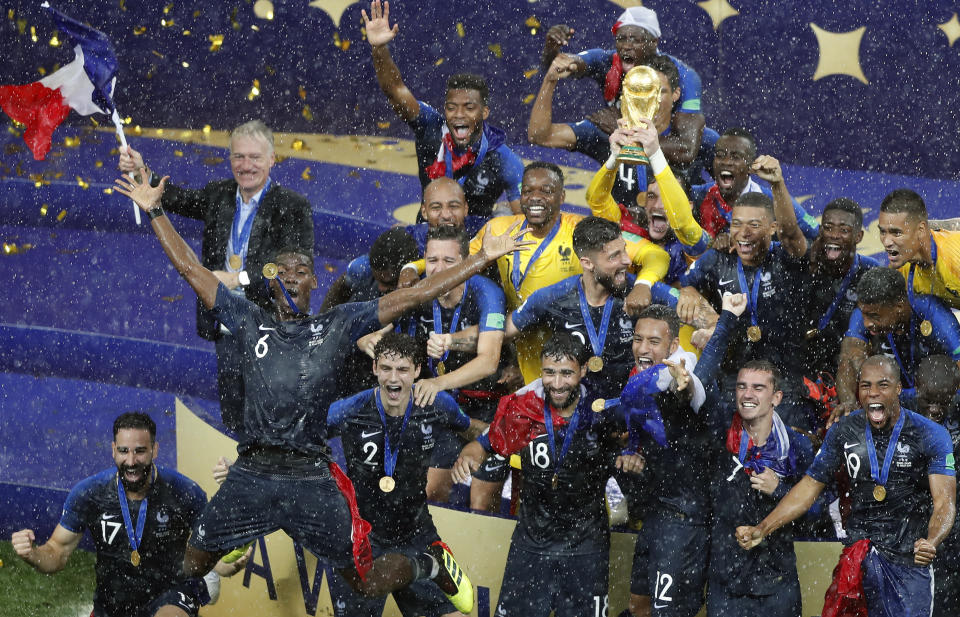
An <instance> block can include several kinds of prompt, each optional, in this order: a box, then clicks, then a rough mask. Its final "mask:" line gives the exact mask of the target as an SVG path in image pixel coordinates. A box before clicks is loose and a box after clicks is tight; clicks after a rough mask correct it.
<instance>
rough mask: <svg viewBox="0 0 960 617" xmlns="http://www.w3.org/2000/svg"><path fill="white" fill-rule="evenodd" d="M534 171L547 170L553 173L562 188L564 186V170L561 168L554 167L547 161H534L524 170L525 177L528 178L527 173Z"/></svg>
mask: <svg viewBox="0 0 960 617" xmlns="http://www.w3.org/2000/svg"><path fill="white" fill-rule="evenodd" d="M534 169H546V170H547V171H549V172H552V173H553V174H554V175H555V176H556V177H557V179H558V180H560V186H563V170H562V169H560V167H559V166H557V165H554V164H553V163H548V162H547V161H534V162H532V163H528V164H527V166H526V167H524V168H523V175H524V176H526V175H527V172H530V171H533V170H534Z"/></svg>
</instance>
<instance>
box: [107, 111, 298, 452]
mask: <svg viewBox="0 0 960 617" xmlns="http://www.w3.org/2000/svg"><path fill="white" fill-rule="evenodd" d="M273 148H274V145H273V131H271V130H270V129H269V127H267V125H266V124H264V123H263V122H261V121H260V120H252V121H250V122H246V123H244V124H241V125H240V126H238V127H236V128H235V129H233V131H231V133H230V169H231V171H232V172H233V179H230V180H217V181H214V182H210V183H209V184H207V185H206V186H205V187H203V188H201V189H187V188H182V187H178V186H174V185H172V184H167V187H166V191H164V193H163V200H162V201H161V207H162V208H163V209H164V210H166V211H167V212H170V213H174V214H179V215H181V216H186V217H188V218H192V219H198V220H201V221H203V247H202V253H203V254H202V256H201V259H200V260H201V262H202V263H203V266H204V267H205V268H207V269H209V270H211V271H214V272H215V273H217V275H218V277H219V278H220V280H221V281H222V282H223V283H224V284H225V285H226V286H227V287H228V288H230V289H231V290H232V291H233V292H234V293H236V294H238V295H243V296H246V297H247V298H248V299H249V300H251V301H253V302H255V303H257V304H260V305H263V306H269V304H270V295H269V292H268V291H267V288H266V286H264V285H262V284H257V283H259V279H260V275H259V273H260V271H261V270H262V268H263V265H264V264H265V263H266V262H267V261H269V259H270V257H271V256H273V255H276V254H277V253H278V252H280V249H299V250H301V251H305V252H307V253H308V254H311V255H312V254H313V244H314V237H313V218H312V217H311V212H310V203H309V202H308V201H307V200H306V198H304V197H303V196H302V195H300V194H298V193H295V192H293V191H291V190H290V189H287V188H284V187H281V186H280V185H279V184H278V183H277V182H275V181H273V180H272V179H271V178H270V170H271V168H272V167H273V164H274V163H275V162H276V156H275V155H274V150H273ZM143 167H145V165H144V162H143V157H142V156H141V155H140V153H139V152H137V151H136V150H134V149H133V148H126V149H125V150H121V152H120V170H121V171H123V172H124V173H129V172H133V171H135V170H137V169H140V168H143ZM158 180H159V177H157V178H156V179H155V181H154V182H156V181H158ZM248 273H249V274H248ZM251 283H254V284H251ZM197 334H199V335H200V337H202V338H204V339H207V340H209V341H214V342H215V343H216V352H217V387H218V389H219V391H220V411H221V414H222V416H223V422H224V424H226V425H227V427H229V428H230V429H231V430H233V431H234V432H238V433H239V432H242V430H243V427H242V423H241V418H242V414H243V391H244V390H243V377H242V374H241V372H240V361H241V355H240V350H239V349H238V348H237V345H236V342H235V341H234V339H233V337H232V336H231V335H230V333H229V331H228V330H226V328H224V327H223V326H222V325H221V324H220V323H219V322H218V321H217V320H216V318H214V316H213V312H212V311H209V310H207V309H206V308H204V307H203V306H202V305H201V304H200V303H199V302H198V303H197Z"/></svg>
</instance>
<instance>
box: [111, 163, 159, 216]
mask: <svg viewBox="0 0 960 617" xmlns="http://www.w3.org/2000/svg"><path fill="white" fill-rule="evenodd" d="M150 175H151V174H150V170H148V169H140V170H139V174H138V175H136V176H134V177H132V178H128V177H122V176H121V177H120V178H117V179H116V180H114V189H116V191H117V192H118V193H120V194H121V195H126V196H127V197H129V198H130V199H132V200H133V201H135V202H137V205H138V206H140V209H141V210H143V211H144V212H149V211H150V210H153V209H154V208H155V207H157V205H158V204H159V203H160V198H161V197H163V189H164V187H166V185H167V180H168V179H169V178H170V176H164V177H163V179H162V180H160V184H159V185H157V186H150Z"/></svg>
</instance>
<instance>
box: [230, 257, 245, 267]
mask: <svg viewBox="0 0 960 617" xmlns="http://www.w3.org/2000/svg"><path fill="white" fill-rule="evenodd" d="M242 265H243V259H241V258H240V256H239V255H231V256H230V268H232V269H233V270H239V269H240V266H242Z"/></svg>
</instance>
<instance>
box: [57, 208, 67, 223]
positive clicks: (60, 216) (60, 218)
mask: <svg viewBox="0 0 960 617" xmlns="http://www.w3.org/2000/svg"><path fill="white" fill-rule="evenodd" d="M65 218H67V211H66V210H61V211H60V214H58V215H57V220H58V221H63V219H65Z"/></svg>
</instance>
